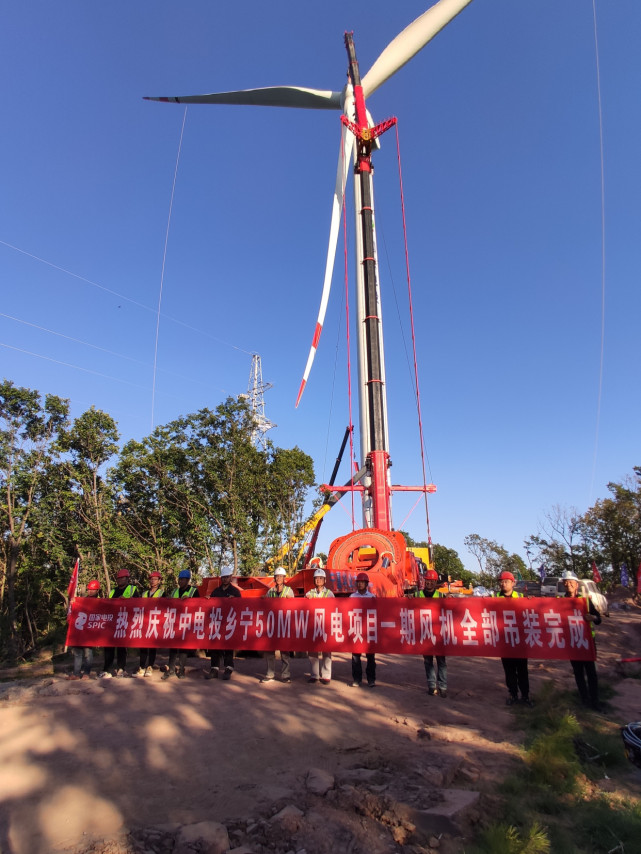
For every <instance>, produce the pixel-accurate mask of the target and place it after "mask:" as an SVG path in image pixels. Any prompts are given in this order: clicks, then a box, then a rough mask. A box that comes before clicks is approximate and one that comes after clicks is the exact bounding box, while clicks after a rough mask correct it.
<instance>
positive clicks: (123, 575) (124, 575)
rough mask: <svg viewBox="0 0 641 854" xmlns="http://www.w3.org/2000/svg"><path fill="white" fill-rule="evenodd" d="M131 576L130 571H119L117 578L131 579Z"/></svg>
mask: <svg viewBox="0 0 641 854" xmlns="http://www.w3.org/2000/svg"><path fill="white" fill-rule="evenodd" d="M130 574H131V573H130V572H129V570H128V569H119V570H118V572H117V573H116V578H129V576H130Z"/></svg>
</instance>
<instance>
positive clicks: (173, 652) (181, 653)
mask: <svg viewBox="0 0 641 854" xmlns="http://www.w3.org/2000/svg"><path fill="white" fill-rule="evenodd" d="M190 582H191V572H190V571H189V570H188V569H181V570H180V572H179V573H178V587H176V589H175V590H174V592H173V593H172V594H171V597H170V598H172V599H194V598H198V588H197V587H194V586H193V585H192V584H190ZM187 655H188V651H187V650H186V649H170V650H169V667H168V668H167V671H166V672H165V673H163V675H162V678H163V679H171V677H172V676H177V677H178V678H179V679H182V678H183V676H184V675H185V665H186V664H187ZM176 658H178V667H176Z"/></svg>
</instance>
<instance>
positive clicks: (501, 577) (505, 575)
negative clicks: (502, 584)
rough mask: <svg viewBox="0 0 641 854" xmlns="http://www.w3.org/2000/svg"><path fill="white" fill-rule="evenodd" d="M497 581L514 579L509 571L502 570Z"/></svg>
mask: <svg viewBox="0 0 641 854" xmlns="http://www.w3.org/2000/svg"><path fill="white" fill-rule="evenodd" d="M499 581H514V576H513V575H512V573H511V572H502V573H501V574H500V575H499Z"/></svg>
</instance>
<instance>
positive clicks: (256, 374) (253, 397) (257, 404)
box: [239, 353, 276, 448]
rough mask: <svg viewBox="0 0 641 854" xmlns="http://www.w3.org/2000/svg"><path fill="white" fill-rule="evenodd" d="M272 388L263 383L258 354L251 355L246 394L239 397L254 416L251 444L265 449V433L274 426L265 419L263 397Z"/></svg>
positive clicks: (269, 384) (270, 385)
mask: <svg viewBox="0 0 641 854" xmlns="http://www.w3.org/2000/svg"><path fill="white" fill-rule="evenodd" d="M271 387H272V384H271V383H264V382H263V368H262V365H261V362H260V356H259V355H258V353H253V354H252V366H251V369H250V371H249V384H248V386H247V394H241V395H239V397H241V398H243V399H244V400H246V401H247V402H248V404H249V408H250V409H251V411H252V413H253V415H254V424H255V426H254V429H253V431H252V442H253V443H254V444H255V445H256V447H260V448H264V447H265V433H266V432H267V431H268V430H271V428H272V427H275V426H276V425H275V424H272V422H271V421H270V420H269V419H268V418H266V417H265V396H264V393H265V392H266V391H269V389H270V388H271Z"/></svg>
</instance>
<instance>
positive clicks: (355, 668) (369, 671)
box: [350, 572, 376, 688]
mask: <svg viewBox="0 0 641 854" xmlns="http://www.w3.org/2000/svg"><path fill="white" fill-rule="evenodd" d="M368 588H369V575H368V574H367V573H366V572H359V573H358V575H357V576H356V590H355V591H354V592H353V593H352V594H351V596H350V599H375V598H376V597H375V596H374V594H373V593H370V591H369V589H368ZM365 658H366V660H367V664H366V665H365V677H366V679H367V686H368V687H369V688H375V687H376V656H375V655H374V653H373V652H367V653H365ZM362 682H363V664H362V662H361V653H360V652H353V653H352V681H351V683H350V685H351V686H352V688H359V687H360V686H361V684H362Z"/></svg>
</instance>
